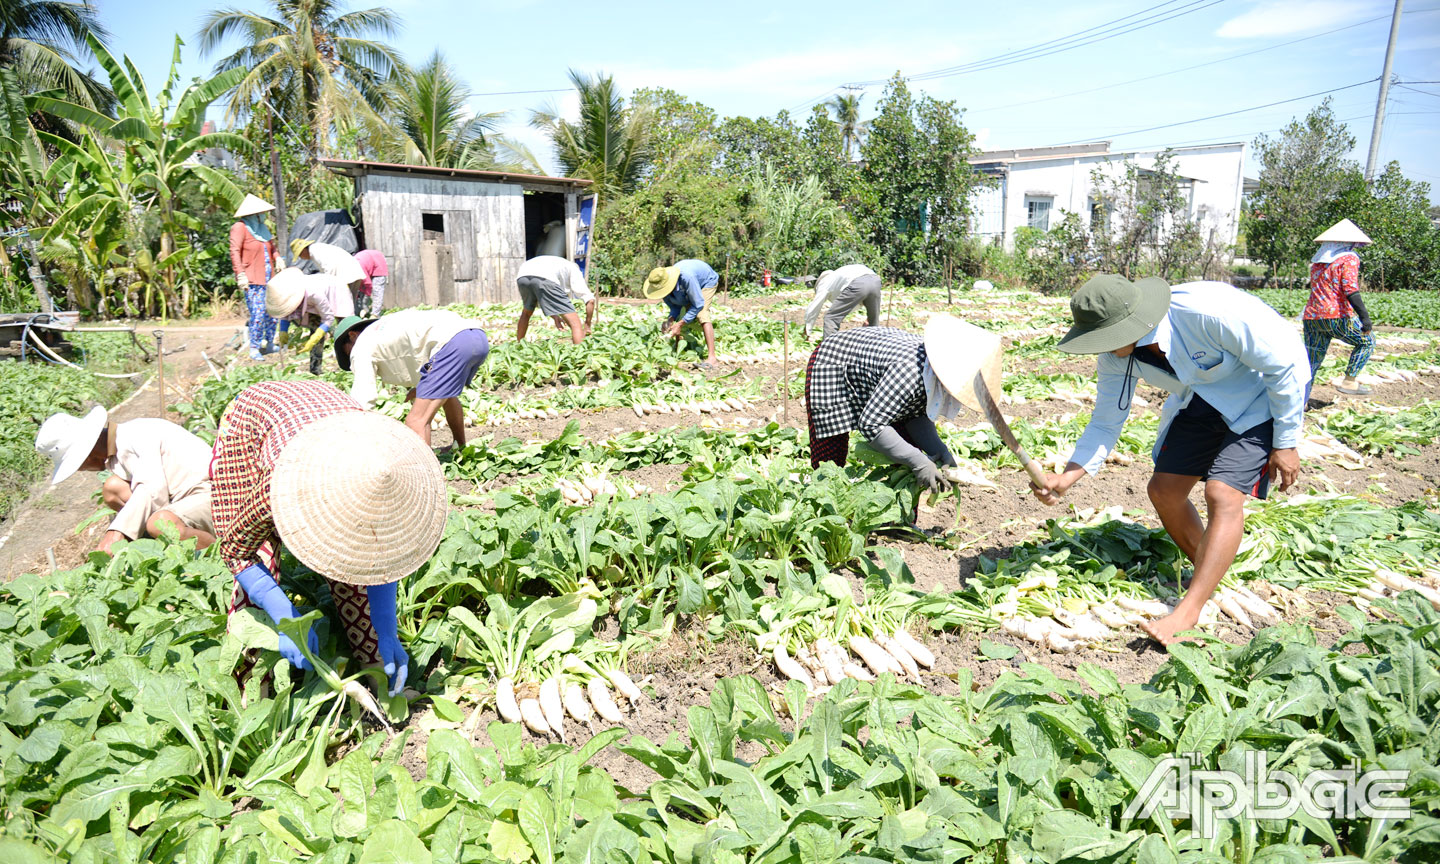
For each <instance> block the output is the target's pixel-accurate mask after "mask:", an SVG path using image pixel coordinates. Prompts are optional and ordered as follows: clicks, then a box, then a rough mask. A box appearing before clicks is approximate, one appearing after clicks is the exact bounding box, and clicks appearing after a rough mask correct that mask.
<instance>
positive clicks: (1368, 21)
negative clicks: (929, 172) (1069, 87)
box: [966, 6, 1440, 113]
mask: <svg viewBox="0 0 1440 864" xmlns="http://www.w3.org/2000/svg"><path fill="white" fill-rule="evenodd" d="M1437 10H1440V6H1437V7H1431V8H1428V9H1412V10H1410V11H1409V12H1406V13H1405V14H1406V15H1413V14H1419V13H1422V12H1435V11H1437ZM1389 17H1390V16H1389V15H1377V16H1375V17H1374V18H1367V19H1365V20H1364V21H1359V22H1356V23H1354V24H1347V25H1345V26H1344V27H1336V28H1335V29H1334V30H1326V31H1325V32H1323V33H1316V34H1314V35H1311V36H1302V37H1301V38H1299V39H1291V40H1290V41H1288V42H1279V43H1276V44H1274V45H1269V46H1266V47H1264V48H1256V49H1255V50H1253V51H1246V52H1244V53H1243V54H1234V55H1231V56H1229V57H1222V58H1220V59H1219V60H1210V61H1207V62H1205V63H1197V64H1195V65H1194V66H1182V67H1180V68H1179V69H1171V70H1170V71H1168V72H1157V73H1155V74H1154V75H1145V76H1143V77H1141V78H1131V79H1130V80H1128V81H1117V82H1116V83H1114V84H1105V85H1102V86H1100V87H1091V88H1089V89H1087V90H1075V91H1072V92H1070V93H1061V94H1060V95H1058V96H1046V97H1044V98H1042V99H1031V100H1030V101H1028V102H1012V103H1010V104H1009V105H995V106H992V107H989V108H972V109H969V110H967V112H966V113H983V112H985V111H999V110H1004V109H1007V108H1020V107H1023V106H1026V105H1039V104H1040V103H1042V102H1053V101H1055V100H1056V99H1068V98H1070V97H1072V96H1083V95H1086V94H1088V93H1098V92H1100V91H1101V90H1112V89H1114V88H1116V87H1124V86H1125V85H1127V84H1139V83H1140V82H1142V81H1153V80H1154V79H1156V78H1164V77H1166V76H1168V75H1176V74H1178V73H1180V72H1190V71H1193V70H1195V69H1203V68H1205V67H1207V66H1215V65H1217V64H1220V63H1229V62H1230V61H1232V60H1240V59H1242V58H1245V57H1251V56H1254V55H1256V54H1263V53H1264V52H1266V51H1274V50H1276V49H1277V48H1286V47H1288V46H1290V45H1297V44H1299V43H1301V42H1308V41H1310V40H1311V39H1320V38H1322V37H1324V36H1330V35H1333V34H1335V33H1340V32H1342V31H1345V30H1353V29H1355V28H1356V27H1363V26H1365V25H1366V24H1373V23H1375V22H1376V21H1383V20H1385V19H1387V18H1389Z"/></svg>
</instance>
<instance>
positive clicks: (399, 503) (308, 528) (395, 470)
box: [211, 381, 448, 696]
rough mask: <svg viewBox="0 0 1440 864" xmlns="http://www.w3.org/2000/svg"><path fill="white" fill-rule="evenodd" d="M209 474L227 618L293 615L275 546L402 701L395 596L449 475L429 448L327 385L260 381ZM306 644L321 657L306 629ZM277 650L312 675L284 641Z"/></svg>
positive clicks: (436, 529)
mask: <svg viewBox="0 0 1440 864" xmlns="http://www.w3.org/2000/svg"><path fill="white" fill-rule="evenodd" d="M211 476H212V477H213V479H214V499H215V535H216V537H217V538H218V540H219V546H220V557H221V558H222V559H224V561H225V564H226V566H228V567H229V568H230V572H231V573H234V574H235V590H234V593H233V594H232V595H231V600H230V614H231V615H232V616H233V615H234V614H235V613H236V612H238V611H240V610H241V609H244V608H245V607H247V606H255V607H259V608H260V609H261V610H263V611H264V612H265V614H266V615H269V616H270V619H271V620H272V621H280V620H282V619H285V618H294V617H296V616H297V615H298V613H297V612H296V609H295V605H294V603H292V602H291V600H290V598H289V597H288V596H286V594H285V591H284V590H283V589H282V588H281V587H280V582H279V577H280V569H279V566H280V545H281V544H282V543H283V544H285V546H287V547H288V548H289V549H290V551H291V553H293V554H294V556H295V557H296V558H297V559H299V560H300V562H301V563H303V564H304V565H305V566H306V567H309V568H310V569H311V570H313V571H315V572H316V573H319V574H320V575H321V576H324V577H325V579H326V581H327V582H329V583H330V598H331V599H332V600H333V601H334V602H335V610H336V612H338V613H339V620H338V621H337V622H336V623H337V624H338V625H339V627H340V629H343V630H344V632H345V638H346V639H347V640H348V641H349V643H350V650H351V651H352V652H353V653H354V656H355V659H356V661H358V662H359V663H360V664H361V665H362V666H381V667H383V668H384V670H385V674H386V675H387V676H389V679H390V695H392V696H393V695H395V694H396V693H399V692H400V689H401V688H402V687H404V686H405V678H406V676H407V675H408V664H409V662H410V657H409V655H407V654H406V653H405V649H404V648H403V647H401V645H400V637H399V627H398V622H397V620H396V612H395V598H396V588H397V586H398V584H399V581H400V580H401V579H403V578H404V577H406V576H408V575H409V574H411V573H413V572H414V571H415V570H416V569H418V568H419V567H420V566H421V565H422V564H424V563H425V561H426V560H428V559H429V557H430V555H431V554H432V553H433V552H434V551H435V547H436V546H438V545H439V543H440V534H441V532H442V531H443V530H444V528H445V511H446V504H447V500H448V499H447V493H446V489H445V479H444V476H443V475H442V474H441V471H440V463H438V462H436V461H435V456H434V455H433V454H431V453H430V451H429V449H427V448H426V447H425V446H424V445H423V444H422V443H421V442H420V441H419V440H418V439H417V438H416V437H415V436H414V435H412V434H410V432H408V431H406V429H405V427H403V426H401V425H400V424H399V423H396V422H395V421H394V420H391V419H390V418H388V417H385V416H384V415H382V414H376V413H374V412H367V411H362V410H361V409H360V406H359V405H357V404H356V403H355V400H353V399H351V398H350V397H349V396H346V395H345V394H344V393H341V392H340V391H339V390H337V389H335V388H334V387H332V386H331V385H329V384H326V383H324V382H321V381H266V382H263V383H260V384H256V385H254V386H251V387H248V388H246V389H245V390H244V391H242V392H241V393H240V395H239V396H237V397H236V398H235V401H234V402H232V403H230V407H229V408H227V409H225V416H224V417H222V418H221V420H220V429H219V432H218V433H217V434H216V436H215V457H214V461H213V462H212V463H211ZM307 642H308V647H309V648H310V650H311V653H314V652H315V651H317V650H318V649H319V640H318V639H317V637H316V635H315V632H314V631H313V630H312V631H310V633H309V635H308V639H307ZM279 650H280V653H281V654H282V655H283V656H284V657H285V659H287V660H289V661H290V663H291V665H292V666H295V667H297V668H300V669H307V668H309V666H310V663H309V661H308V660H306V659H305V656H304V655H303V654H302V653H301V652H300V649H299V648H298V647H297V646H296V645H295V643H294V642H292V641H291V640H290V639H289V638H287V637H286V636H284V635H283V634H282V635H281V636H280V645H279Z"/></svg>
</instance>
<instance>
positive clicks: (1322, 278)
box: [1304, 252, 1360, 321]
mask: <svg viewBox="0 0 1440 864" xmlns="http://www.w3.org/2000/svg"><path fill="white" fill-rule="evenodd" d="M1359 290H1360V256H1359V255H1356V254H1354V253H1353V252H1351V253H1347V254H1344V255H1341V256H1340V257H1339V258H1336V259H1335V260H1334V261H1331V262H1330V263H1329V264H1311V265H1310V302H1308V303H1306V304H1305V315H1304V318H1305V320H1306V321H1311V320H1314V319H1317V318H1349V317H1350V312H1351V310H1350V299H1349V298H1350V295H1351V294H1354V293H1355V292H1356V291H1359Z"/></svg>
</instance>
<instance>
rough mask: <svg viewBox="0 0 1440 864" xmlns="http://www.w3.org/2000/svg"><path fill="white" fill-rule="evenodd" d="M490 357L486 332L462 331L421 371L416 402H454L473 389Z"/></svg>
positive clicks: (436, 353)
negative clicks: (482, 365) (472, 384)
mask: <svg viewBox="0 0 1440 864" xmlns="http://www.w3.org/2000/svg"><path fill="white" fill-rule="evenodd" d="M489 356H490V339H489V338H488V337H486V335H485V331H484V330H479V329H476V330H461V331H460V332H459V333H456V334H455V336H454V338H452V339H451V340H450V341H449V342H446V343H445V344H444V346H442V347H441V348H440V350H439V351H436V352H435V355H434V356H433V357H431V358H430V362H429V363H426V364H425V365H424V366H423V367H421V369H420V384H419V385H418V386H417V387H416V388H415V398H416V399H450V398H452V397H454V396H459V395H460V391H462V390H464V389H465V388H466V387H468V386H470V382H471V381H473V380H474V379H475V373H476V372H477V371H479V369H480V364H481V363H484V362H485V358H486V357H489Z"/></svg>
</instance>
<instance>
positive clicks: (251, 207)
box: [235, 195, 275, 219]
mask: <svg viewBox="0 0 1440 864" xmlns="http://www.w3.org/2000/svg"><path fill="white" fill-rule="evenodd" d="M274 209H275V205H273V204H270V203H268V202H267V201H266V200H265V199H264V198H260V197H257V196H255V195H246V196H245V200H244V201H241V202H240V209H238V210H236V211H235V218H236V219H242V218H244V217H246V216H254V215H255V214H256V213H268V212H270V211H271V210H274Z"/></svg>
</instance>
